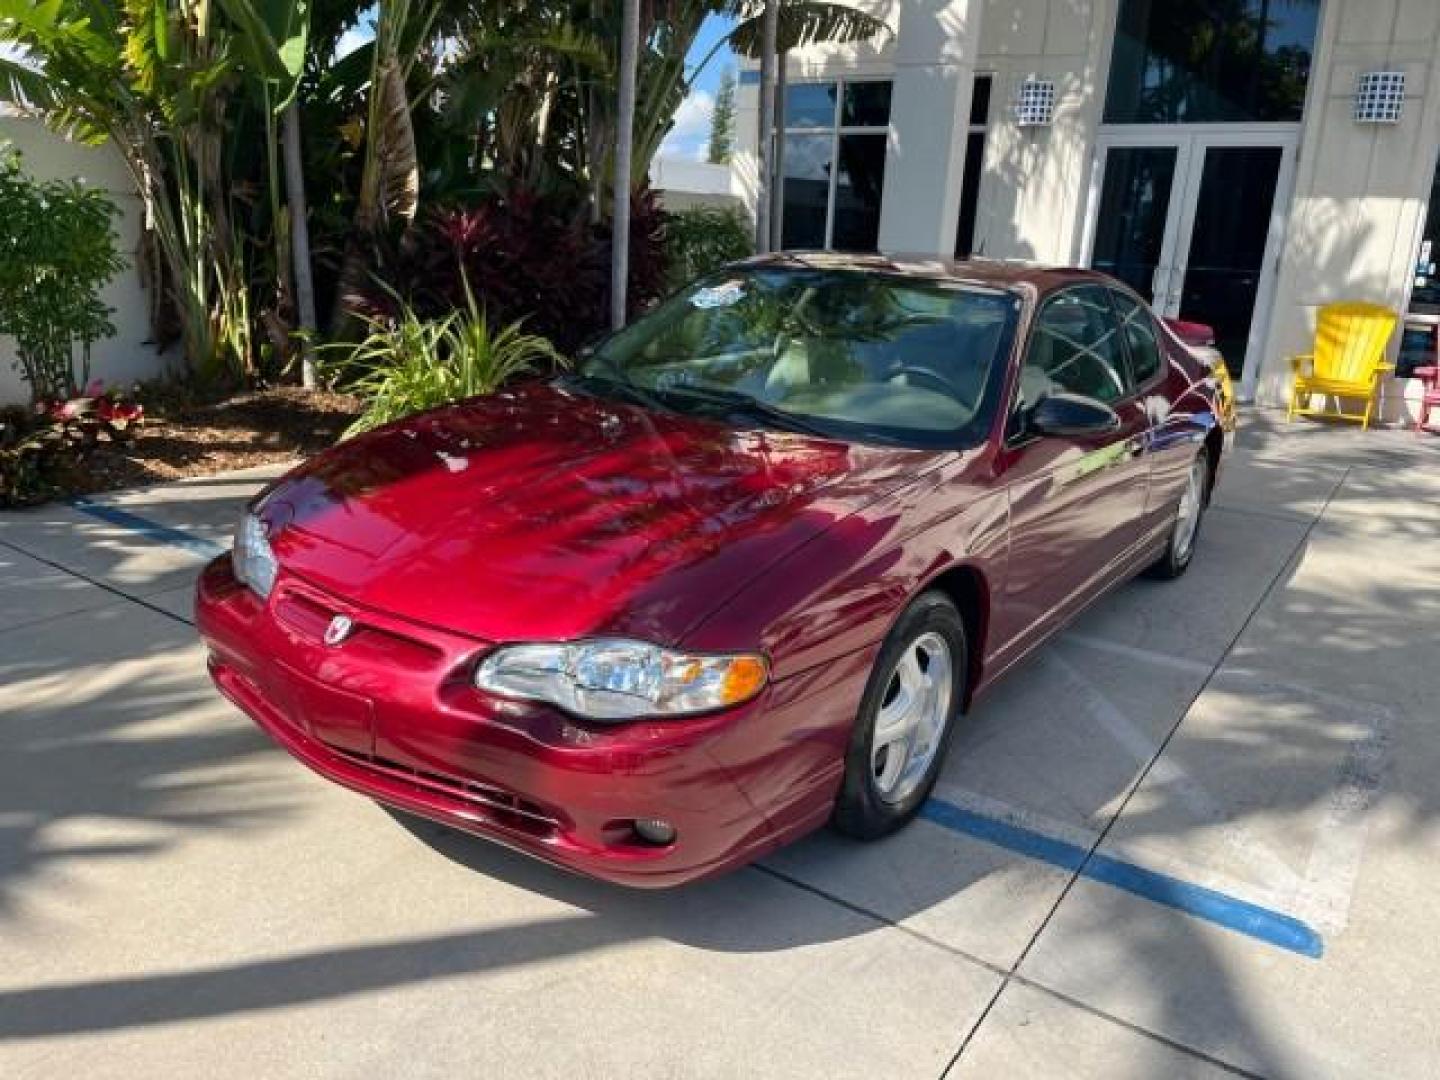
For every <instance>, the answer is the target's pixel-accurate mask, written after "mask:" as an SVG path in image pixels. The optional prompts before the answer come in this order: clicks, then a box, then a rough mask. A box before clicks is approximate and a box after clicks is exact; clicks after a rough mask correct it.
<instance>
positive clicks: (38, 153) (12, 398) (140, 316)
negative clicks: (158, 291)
mask: <svg viewBox="0 0 1440 1080" xmlns="http://www.w3.org/2000/svg"><path fill="white" fill-rule="evenodd" d="M0 142H11V143H14V144H15V146H16V147H18V148H19V150H20V152H21V153H22V154H23V155H24V167H25V170H26V171H27V172H29V173H30V174H31V175H32V176H36V177H41V178H51V177H59V178H70V177H81V178H83V179H84V180H85V182H86V183H89V184H92V185H95V186H98V187H101V188H104V189H105V190H106V191H107V192H108V193H109V194H110V198H111V200H112V201H114V203H115V205H116V207H117V208H118V210H119V213H118V214H116V216H115V219H114V228H115V234H116V237H117V244H118V247H119V249H120V251H121V252H122V253H123V255H124V256H125V259H126V264H127V265H126V267H125V269H123V270H122V271H121V272H120V273H119V274H118V275H116V277H115V279H114V280H113V281H111V282H110V284H109V285H108V286H107V287H106V288H105V290H104V293H103V294H102V295H103V297H104V300H105V302H106V303H107V304H109V305H110V306H111V307H112V308H114V309H115V313H114V315H112V316H111V321H112V322H113V323H114V324H115V329H116V334H115V336H114V337H113V338H110V339H108V340H106V341H100V342H96V343H95V347H94V360H93V363H92V367H91V374H92V376H95V377H99V378H101V379H104V380H105V381H106V383H107V384H110V385H121V386H128V385H130V384H132V383H134V382H135V381H136V380H137V379H148V378H152V377H154V376H156V375H159V374H161V372H162V371H163V369H164V362H163V360H162V358H161V357H160V356H159V355H158V354H157V353H156V351H155V349H154V347H153V346H151V345H149V344H148V343H147V340H148V338H149V334H150V326H149V317H148V314H147V310H148V309H147V307H146V298H145V294H144V291H143V290H142V288H141V285H140V278H139V275H138V274H137V273H136V271H135V269H134V266H135V262H134V258H135V253H136V250H137V249H138V247H139V242H140V225H141V208H140V200H139V198H138V197H137V196H136V194H135V192H134V188H133V187H132V186H131V184H130V179H129V174H128V173H127V172H126V170H125V165H124V162H123V161H122V160H121V159H120V156H119V155H118V154H117V153H116V152H115V150H114V149H113V148H112V147H109V146H104V147H88V146H83V145H80V144H77V143H72V142H68V141H66V140H65V139H62V138H60V137H59V136H58V135H56V134H54V133H53V132H51V131H49V130H48V129H46V128H45V127H44V126H43V125H41V124H40V123H39V122H38V121H36V120H32V119H28V118H25V117H19V116H13V115H9V116H7V115H0ZM29 397H30V391H29V388H28V387H27V386H26V384H25V383H24V382H23V381H22V380H21V378H20V376H19V373H18V372H17V371H16V369H15V342H14V340H13V339H12V338H8V337H0V402H6V403H13V402H25V401H28V400H29Z"/></svg>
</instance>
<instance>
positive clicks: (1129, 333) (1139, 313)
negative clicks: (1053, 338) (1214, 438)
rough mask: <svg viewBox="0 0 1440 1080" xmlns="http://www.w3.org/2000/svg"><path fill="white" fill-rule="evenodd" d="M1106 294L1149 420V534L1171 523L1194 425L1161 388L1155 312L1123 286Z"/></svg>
mask: <svg viewBox="0 0 1440 1080" xmlns="http://www.w3.org/2000/svg"><path fill="white" fill-rule="evenodd" d="M1111 297H1112V299H1113V300H1114V302H1115V312H1116V314H1117V315H1118V316H1119V318H1120V331H1121V334H1122V336H1123V337H1124V338H1125V345H1126V351H1127V353H1128V354H1129V357H1130V370H1131V375H1132V376H1133V378H1134V380H1135V384H1136V400H1137V402H1138V404H1139V405H1140V407H1141V408H1142V409H1143V410H1144V411H1145V413H1146V415H1147V416H1148V417H1149V419H1150V433H1149V438H1148V440H1147V447H1146V453H1147V456H1148V458H1149V490H1148V495H1147V498H1146V503H1145V512H1144V519H1143V522H1142V525H1141V531H1142V534H1148V535H1149V536H1152V537H1154V536H1158V534H1160V533H1162V532H1168V531H1169V529H1170V528H1171V527H1172V525H1173V523H1174V520H1175V506H1176V504H1177V502H1178V501H1179V499H1180V495H1181V493H1182V492H1183V491H1184V489H1185V485H1186V483H1188V481H1189V479H1190V463H1191V462H1192V461H1193V460H1194V458H1195V452H1196V431H1197V429H1196V427H1195V424H1194V422H1193V419H1192V417H1191V416H1190V414H1188V413H1185V412H1179V413H1177V412H1176V411H1175V410H1174V406H1173V404H1172V402H1171V400H1170V396H1169V395H1167V394H1166V393H1165V388H1166V379H1167V376H1168V375H1169V372H1168V371H1167V368H1168V366H1169V361H1170V357H1169V349H1168V348H1167V346H1166V344H1165V338H1164V336H1162V334H1161V332H1160V329H1159V327H1158V326H1157V325H1156V323H1155V317H1154V315H1153V314H1152V313H1151V311H1150V309H1149V308H1148V307H1147V306H1146V305H1145V304H1144V303H1142V302H1141V301H1140V300H1138V299H1137V298H1136V297H1134V296H1132V295H1131V294H1130V293H1129V292H1128V291H1126V290H1123V289H1113V290H1111ZM1176 347H1177V348H1178V346H1176Z"/></svg>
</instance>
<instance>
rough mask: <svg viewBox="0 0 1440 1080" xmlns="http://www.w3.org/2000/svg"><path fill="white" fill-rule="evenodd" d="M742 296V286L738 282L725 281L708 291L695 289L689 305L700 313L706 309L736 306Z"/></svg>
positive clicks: (743, 293) (743, 291) (743, 290)
mask: <svg viewBox="0 0 1440 1080" xmlns="http://www.w3.org/2000/svg"><path fill="white" fill-rule="evenodd" d="M744 295H745V287H744V285H743V284H741V283H740V282H739V281H727V282H725V284H723V285H716V286H713V287H712V288H709V289H697V290H696V291H695V295H694V296H692V297H690V305H691V306H692V307H697V308H700V309H701V310H702V311H703V310H705V309H707V308H720V307H729V306H730V305H731V304H738V303H739V302H740V300H741V298H742V297H744Z"/></svg>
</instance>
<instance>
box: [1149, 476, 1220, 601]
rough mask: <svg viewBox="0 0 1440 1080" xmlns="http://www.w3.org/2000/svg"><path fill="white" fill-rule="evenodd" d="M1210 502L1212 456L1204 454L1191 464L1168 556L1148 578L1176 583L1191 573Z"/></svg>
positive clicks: (1152, 568)
mask: <svg viewBox="0 0 1440 1080" xmlns="http://www.w3.org/2000/svg"><path fill="white" fill-rule="evenodd" d="M1209 501H1210V452H1209V451H1208V450H1203V449H1202V450H1201V451H1200V453H1198V454H1196V455H1195V460H1194V461H1192V462H1191V463H1190V473H1189V476H1188V478H1187V480H1186V482H1185V491H1184V492H1183V493H1182V494H1181V496H1180V502H1179V504H1178V505H1177V506H1176V508H1175V524H1174V525H1172V526H1171V527H1170V539H1169V540H1168V541H1167V542H1166V544H1165V554H1163V555H1161V556H1160V558H1158V559H1156V560H1155V561H1154V562H1153V563H1151V564H1150V566H1149V567H1148V568H1147V569H1146V571H1145V576H1146V577H1150V578H1155V579H1157V580H1159V581H1174V580H1175V579H1176V578H1178V577H1179V576H1180V575H1182V574H1183V573H1185V571H1186V570H1188V569H1190V562H1191V560H1193V559H1194V558H1195V547H1196V545H1197V544H1198V543H1199V541H1200V526H1201V524H1202V523H1203V522H1204V519H1205V506H1206V504H1207V503H1208V502H1209Z"/></svg>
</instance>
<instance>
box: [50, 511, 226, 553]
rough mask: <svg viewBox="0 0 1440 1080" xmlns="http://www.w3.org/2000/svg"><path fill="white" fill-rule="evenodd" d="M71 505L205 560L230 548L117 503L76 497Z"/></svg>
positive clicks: (95, 516) (84, 512)
mask: <svg viewBox="0 0 1440 1080" xmlns="http://www.w3.org/2000/svg"><path fill="white" fill-rule="evenodd" d="M70 506H71V507H72V508H74V509H76V510H79V511H80V512H81V513H82V514H89V515H90V516H91V517H93V518H99V519H100V520H101V521H104V522H106V523H107V524H110V525H115V526H118V527H119V528H122V529H127V530H129V531H130V532H133V533H139V534H140V535H141V536H145V537H148V538H149V539H151V540H156V541H159V542H160V543H162V544H171V545H173V546H174V547H179V548H184V549H185V550H186V551H189V552H191V553H193V554H195V555H199V556H200V557H201V558H204V559H213V558H215V556H217V555H224V554H225V553H226V552H227V551H229V550H230V549H229V548H228V547H225V546H224V545H223V544H217V543H215V541H213V540H206V539H205V538H204V537H203V536H196V535H194V534H193V533H188V532H186V531H185V530H184V529H177V528H174V527H173V526H170V525H162V524H160V523H159V522H158V521H151V520H150V519H149V518H143V517H141V516H140V515H139V514H132V513H130V511H128V510H121V509H120V508H119V507H118V506H110V505H107V504H106V503H98V502H94V501H92V500H90V499H87V498H84V497H83V496H81V497H79V498H74V499H71V500H70Z"/></svg>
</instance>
